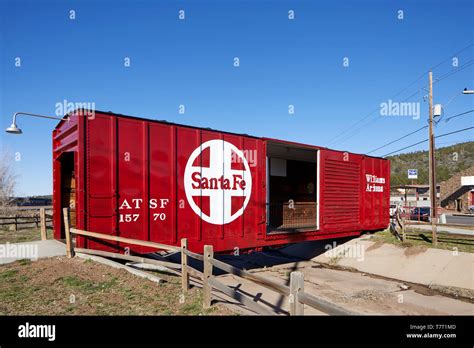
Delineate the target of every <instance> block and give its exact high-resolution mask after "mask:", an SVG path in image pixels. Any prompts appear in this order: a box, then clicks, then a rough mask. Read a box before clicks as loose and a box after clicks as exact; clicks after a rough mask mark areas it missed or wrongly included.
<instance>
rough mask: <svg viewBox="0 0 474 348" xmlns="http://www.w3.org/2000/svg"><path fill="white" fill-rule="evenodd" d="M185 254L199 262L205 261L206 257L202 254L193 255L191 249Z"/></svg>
mask: <svg viewBox="0 0 474 348" xmlns="http://www.w3.org/2000/svg"><path fill="white" fill-rule="evenodd" d="M184 253H185V254H186V255H188V256H189V257H192V258H193V259H196V260H199V261H204V256H202V255H200V254H196V253H193V252H192V251H189V249H186V250H185V251H184Z"/></svg>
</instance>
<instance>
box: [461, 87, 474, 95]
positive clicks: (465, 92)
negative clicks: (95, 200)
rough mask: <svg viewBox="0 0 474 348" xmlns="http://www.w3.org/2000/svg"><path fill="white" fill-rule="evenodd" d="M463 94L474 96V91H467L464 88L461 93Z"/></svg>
mask: <svg viewBox="0 0 474 348" xmlns="http://www.w3.org/2000/svg"><path fill="white" fill-rule="evenodd" d="M462 93H463V94H474V90H468V89H467V88H464V91H462Z"/></svg>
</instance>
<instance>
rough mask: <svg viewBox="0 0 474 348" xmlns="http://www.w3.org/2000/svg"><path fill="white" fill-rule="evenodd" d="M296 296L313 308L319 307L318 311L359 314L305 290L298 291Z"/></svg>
mask: <svg viewBox="0 0 474 348" xmlns="http://www.w3.org/2000/svg"><path fill="white" fill-rule="evenodd" d="M296 297H297V301H298V302H301V303H304V304H306V305H308V306H310V307H312V308H315V309H317V310H318V311H321V312H323V313H326V314H329V315H357V313H354V312H351V311H349V310H346V309H344V308H342V307H339V306H338V305H335V304H333V303H331V302H328V301H326V300H323V299H321V298H317V297H315V296H313V295H310V294H307V293H305V292H298V294H297V296H296Z"/></svg>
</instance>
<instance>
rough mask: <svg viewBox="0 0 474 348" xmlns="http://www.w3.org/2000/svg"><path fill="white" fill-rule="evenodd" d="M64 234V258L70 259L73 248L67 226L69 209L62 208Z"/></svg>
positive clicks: (72, 254) (69, 230)
mask: <svg viewBox="0 0 474 348" xmlns="http://www.w3.org/2000/svg"><path fill="white" fill-rule="evenodd" d="M63 217H64V232H65V233H66V256H67V257H68V258H71V257H73V256H74V247H73V245H72V238H71V229H70V226H69V208H63Z"/></svg>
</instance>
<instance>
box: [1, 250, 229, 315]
mask: <svg viewBox="0 0 474 348" xmlns="http://www.w3.org/2000/svg"><path fill="white" fill-rule="evenodd" d="M159 276H160V277H161V278H163V279H164V280H165V283H164V284H161V285H159V284H157V283H154V282H151V281H149V280H147V279H143V278H139V277H136V276H134V275H132V274H130V273H128V272H127V271H125V270H123V269H115V268H111V267H108V266H106V265H102V264H100V263H96V262H94V261H91V260H83V259H80V258H73V259H67V258H65V257H57V258H49V259H41V260H38V261H35V262H29V261H19V262H15V263H12V264H8V265H3V266H0V315H232V314H233V313H232V312H230V311H229V310H228V309H227V308H226V307H224V306H222V305H217V306H213V307H212V308H211V309H210V310H205V311H204V310H203V309H202V291H201V289H198V288H192V289H191V290H190V291H189V293H188V294H187V295H185V296H183V295H182V294H181V279H180V278H179V277H175V276H170V275H166V274H160V275H159Z"/></svg>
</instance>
